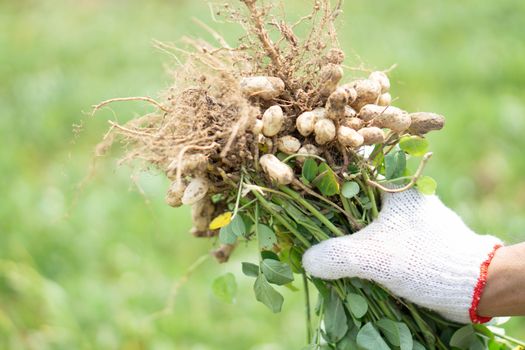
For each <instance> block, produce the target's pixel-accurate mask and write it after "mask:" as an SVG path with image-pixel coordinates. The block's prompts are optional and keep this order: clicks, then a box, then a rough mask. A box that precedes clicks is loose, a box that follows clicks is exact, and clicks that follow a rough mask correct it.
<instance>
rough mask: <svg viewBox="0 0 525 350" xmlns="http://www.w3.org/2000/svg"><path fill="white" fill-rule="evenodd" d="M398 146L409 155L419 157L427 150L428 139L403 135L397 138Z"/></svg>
mask: <svg viewBox="0 0 525 350" xmlns="http://www.w3.org/2000/svg"><path fill="white" fill-rule="evenodd" d="M399 147H400V148H401V149H402V150H403V151H405V152H406V153H408V154H410V155H411V156H414V157H421V156H423V155H425V153H426V152H427V149H428V141H427V139H424V138H422V137H421V136H416V135H412V136H403V137H402V138H401V140H399Z"/></svg>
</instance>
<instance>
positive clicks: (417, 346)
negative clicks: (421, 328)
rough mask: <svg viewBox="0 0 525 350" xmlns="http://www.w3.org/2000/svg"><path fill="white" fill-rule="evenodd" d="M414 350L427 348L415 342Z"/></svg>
mask: <svg viewBox="0 0 525 350" xmlns="http://www.w3.org/2000/svg"><path fill="white" fill-rule="evenodd" d="M412 350H425V347H424V346H423V345H422V344H421V343H420V342H418V341H417V340H414V345H413V346H412Z"/></svg>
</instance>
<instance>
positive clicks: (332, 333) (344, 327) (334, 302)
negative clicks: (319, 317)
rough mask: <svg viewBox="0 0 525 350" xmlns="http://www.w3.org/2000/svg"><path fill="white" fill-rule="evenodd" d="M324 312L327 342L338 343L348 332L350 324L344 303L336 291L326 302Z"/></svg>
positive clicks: (331, 293) (332, 292)
mask: <svg viewBox="0 0 525 350" xmlns="http://www.w3.org/2000/svg"><path fill="white" fill-rule="evenodd" d="M324 310H325V311H324V329H325V332H326V334H325V336H326V340H327V341H328V342H330V343H337V342H338V341H339V340H341V339H342V338H343V337H344V336H345V334H346V332H347V331H348V323H347V320H346V314H345V310H344V307H343V302H342V301H341V299H339V296H338V295H337V293H336V292H335V291H334V290H332V291H331V292H330V294H329V298H327V299H325V300H324Z"/></svg>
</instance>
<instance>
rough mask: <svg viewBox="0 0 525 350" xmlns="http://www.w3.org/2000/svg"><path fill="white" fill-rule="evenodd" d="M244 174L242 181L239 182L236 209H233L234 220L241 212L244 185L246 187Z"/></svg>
mask: <svg viewBox="0 0 525 350" xmlns="http://www.w3.org/2000/svg"><path fill="white" fill-rule="evenodd" d="M243 179H244V174H241V180H240V181H239V189H238V190H237V199H236V200H235V208H234V209H233V215H232V219H233V218H234V217H235V215H237V212H238V211H239V202H240V200H241V193H242V185H244V181H243Z"/></svg>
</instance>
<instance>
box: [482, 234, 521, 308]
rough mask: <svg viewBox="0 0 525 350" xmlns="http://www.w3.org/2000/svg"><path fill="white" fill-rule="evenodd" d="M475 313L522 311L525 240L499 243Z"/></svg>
mask: <svg viewBox="0 0 525 350" xmlns="http://www.w3.org/2000/svg"><path fill="white" fill-rule="evenodd" d="M478 314H479V315H481V316H486V317H496V316H523V315H525V243H519V244H515V245H511V246H506V247H502V248H500V249H499V250H498V252H497V253H496V254H495V256H494V259H493V260H492V263H491V264H490V266H489V269H488V274H487V284H486V286H485V290H484V291H483V294H482V295H481V299H480V301H479V305H478Z"/></svg>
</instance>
